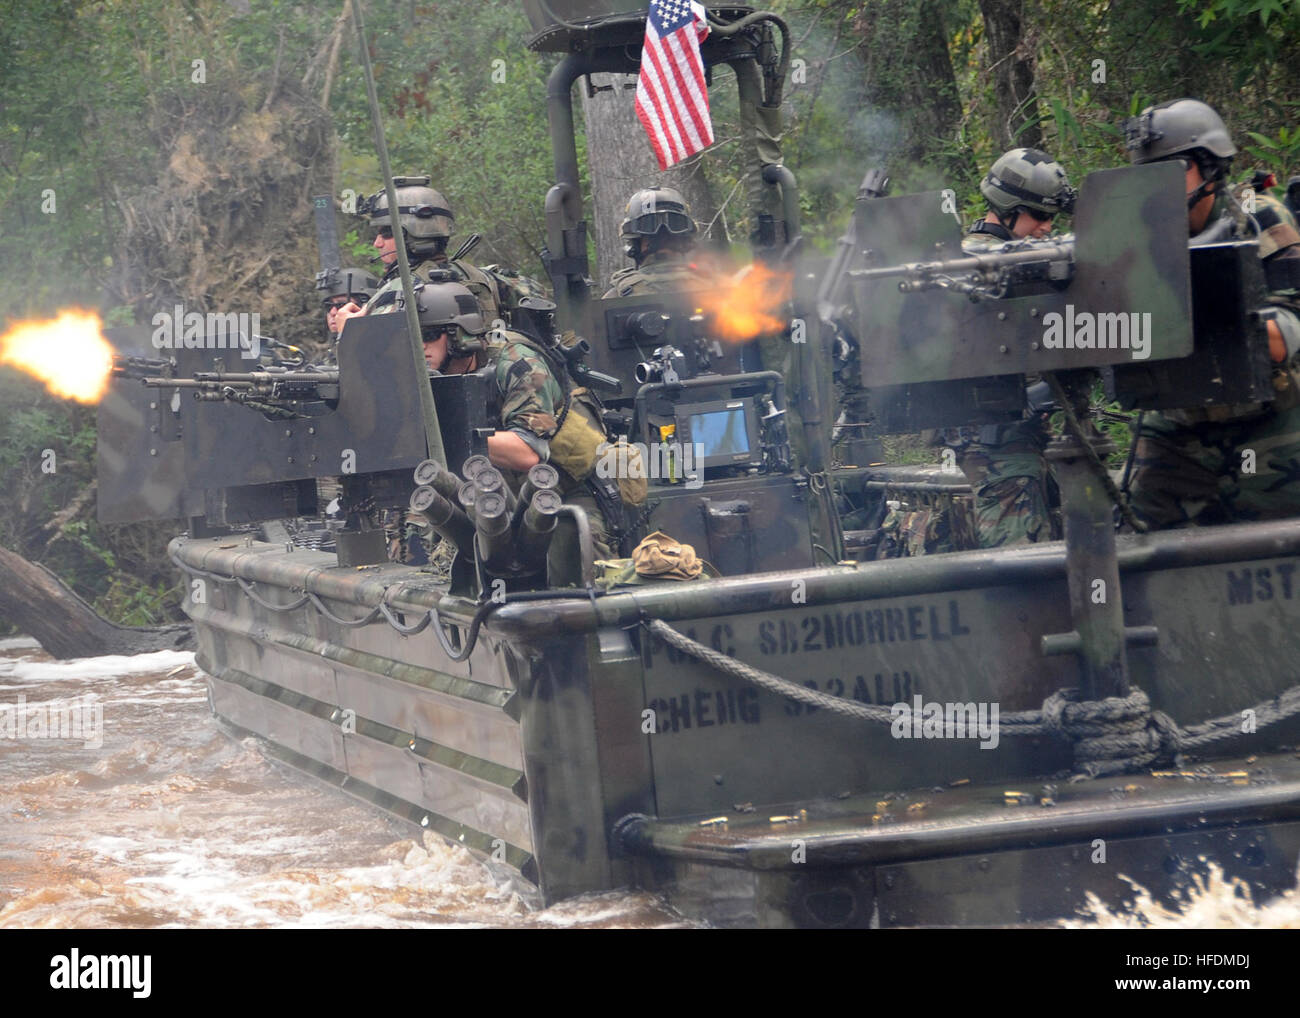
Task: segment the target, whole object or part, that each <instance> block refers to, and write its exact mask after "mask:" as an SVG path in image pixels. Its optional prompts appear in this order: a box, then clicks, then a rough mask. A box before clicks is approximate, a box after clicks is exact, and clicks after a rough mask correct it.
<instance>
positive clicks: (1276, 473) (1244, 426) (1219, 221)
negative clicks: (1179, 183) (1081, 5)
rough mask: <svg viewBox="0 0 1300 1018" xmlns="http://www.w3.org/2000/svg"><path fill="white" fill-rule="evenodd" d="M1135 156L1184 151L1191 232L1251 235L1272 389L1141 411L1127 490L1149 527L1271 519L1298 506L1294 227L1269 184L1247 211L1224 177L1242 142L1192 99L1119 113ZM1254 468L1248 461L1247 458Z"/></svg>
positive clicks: (1137, 159)
mask: <svg viewBox="0 0 1300 1018" xmlns="http://www.w3.org/2000/svg"><path fill="white" fill-rule="evenodd" d="M1124 134H1125V144H1126V146H1127V148H1128V149H1129V152H1130V157H1131V159H1132V161H1133V162H1134V163H1152V162H1162V161H1166V160H1176V161H1178V162H1180V163H1181V164H1182V166H1183V168H1184V170H1185V173H1186V189H1187V221H1188V230H1189V233H1190V235H1191V236H1193V237H1197V236H1214V237H1215V238H1216V239H1222V240H1232V239H1234V238H1239V237H1240V238H1248V237H1251V236H1254V237H1256V238H1257V239H1258V241H1259V256H1260V258H1262V259H1263V260H1264V274H1265V278H1266V280H1267V282H1268V286H1269V290H1270V291H1271V295H1270V298H1269V305H1270V306H1269V308H1267V309H1266V310H1265V312H1264V316H1265V318H1266V329H1267V333H1268V345H1269V355H1270V358H1271V360H1272V361H1273V364H1274V376H1273V386H1274V388H1275V389H1276V391H1277V398H1276V399H1274V400H1273V401H1272V402H1269V403H1249V404H1236V405H1232V406H1213V407H1198V408H1194V409H1189V410H1172V411H1165V412H1163V413H1148V414H1144V415H1143V418H1142V427H1141V429H1140V431H1139V433H1138V438H1137V449H1136V455H1135V471H1134V475H1133V484H1132V492H1131V496H1130V497H1131V501H1132V505H1133V510H1134V512H1135V513H1136V514H1137V516H1138V518H1139V519H1141V520H1142V521H1143V522H1144V523H1146V524H1147V525H1148V526H1150V527H1153V528H1165V527H1183V526H1198V525H1204V524H1207V523H1224V522H1230V521H1238V520H1256V519H1275V518H1278V517H1282V516H1290V515H1293V514H1295V513H1297V512H1300V394H1298V386H1300V370H1298V353H1300V230H1297V226H1296V221H1295V217H1294V216H1292V214H1291V212H1290V210H1288V209H1287V208H1286V207H1285V206H1284V205H1283V204H1282V203H1281V202H1279V201H1277V200H1276V199H1275V198H1273V197H1272V196H1270V195H1267V194H1259V195H1256V196H1255V199H1254V202H1255V207H1254V211H1253V213H1250V214H1247V212H1246V211H1245V210H1244V209H1243V208H1242V206H1241V203H1240V202H1239V201H1238V200H1237V198H1236V197H1235V196H1233V195H1232V194H1231V193H1230V191H1229V188H1228V172H1229V169H1230V167H1231V165H1232V157H1233V156H1235V155H1236V154H1237V148H1236V146H1235V145H1233V143H1232V138H1231V137H1230V136H1229V134H1228V129H1227V127H1226V126H1225V125H1224V123H1223V120H1222V119H1221V118H1220V117H1219V115H1218V114H1217V113H1216V112H1215V111H1214V110H1213V109H1212V108H1211V107H1209V106H1207V105H1206V104H1205V103H1203V102H1198V101H1196V100H1194V99H1177V100H1174V101H1172V102H1166V103H1161V104H1159V105H1158V106H1150V107H1148V108H1147V109H1145V110H1143V111H1142V112H1141V113H1140V114H1139V115H1138V116H1137V117H1134V118H1131V119H1130V120H1128V121H1126V122H1125V125H1124ZM1252 468H1253V469H1252Z"/></svg>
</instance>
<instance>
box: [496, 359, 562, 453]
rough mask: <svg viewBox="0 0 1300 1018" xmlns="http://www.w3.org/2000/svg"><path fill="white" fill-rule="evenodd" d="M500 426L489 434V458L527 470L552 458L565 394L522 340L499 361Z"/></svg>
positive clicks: (543, 363)
mask: <svg viewBox="0 0 1300 1018" xmlns="http://www.w3.org/2000/svg"><path fill="white" fill-rule="evenodd" d="M496 378H497V386H498V387H499V388H500V390H501V427H502V430H500V431H498V432H496V433H495V434H494V435H492V436H490V437H489V438H488V458H489V459H490V460H492V462H493V463H494V464H496V465H497V466H504V467H508V468H510V469H512V470H527V469H528V468H529V467H531V466H533V465H534V464H536V463H544V462H546V461H547V460H548V459H549V458H550V444H549V442H548V439H550V437H551V436H552V435H554V434H555V431H556V427H557V423H556V422H557V418H558V416H559V410H560V408H561V406H562V405H563V402H564V394H563V393H562V392H561V390H560V386H559V384H558V383H557V382H556V381H555V377H554V376H553V375H552V374H551V371H550V369H549V368H548V367H547V365H546V362H545V361H544V360H542V358H541V356H540V355H538V354H537V353H536V352H534V351H532V350H530V349H529V348H528V347H526V346H523V345H521V344H517V343H516V344H512V345H510V346H508V347H506V349H505V350H504V351H502V354H501V357H500V358H499V359H498V361H497V373H496Z"/></svg>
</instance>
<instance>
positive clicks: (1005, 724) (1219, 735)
mask: <svg viewBox="0 0 1300 1018" xmlns="http://www.w3.org/2000/svg"><path fill="white" fill-rule="evenodd" d="M642 624H643V625H644V626H645V627H646V629H648V630H649V631H650V632H651V633H653V634H654V635H655V636H657V637H659V638H660V639H661V640H663V641H664V642H665V643H666V644H668V645H669V646H671V647H675V648H676V649H677V650H680V651H682V652H683V653H686V654H689V655H690V656H691V657H693V658H695V659H696V660H698V661H701V662H703V663H704V664H707V665H709V666H710V667H712V668H714V669H716V670H717V671H719V672H722V673H724V674H726V675H731V676H734V677H736V678H738V679H743V680H744V681H746V682H751V683H753V684H754V685H756V686H759V687H761V688H763V689H766V690H768V691H769V692H773V693H777V694H779V695H780V696H787V697H789V698H790V699H792V700H798V701H800V702H801V703H805V704H809V705H811V706H814V707H822V708H825V709H826V710H829V711H833V712H834V713H836V714H841V715H843V716H844V717H851V718H857V719H858V720H860V721H871V722H875V723H877V724H886V725H888V724H893V723H894V721H895V720H896V719H897V715H896V714H895V713H894V711H893V710H891V709H890V708H888V707H880V706H875V705H872V704H864V703H858V702H857V701H856V700H846V699H844V698H843V697H839V696H832V695H831V694H829V693H819V692H818V691H817V690H815V689H809V688H807V687H806V686H801V685H799V684H798V683H797V682H791V681H790V680H789V679H783V678H781V677H780V676H777V675H772V674H771V673H770V672H765V671H762V670H761V669H758V668H755V667H753V666H752V665H747V664H745V663H743V662H741V661H737V660H736V659H735V658H732V657H728V656H727V655H726V654H723V653H721V652H720V651H717V650H714V649H713V648H712V647H706V646H705V645H704V644H702V643H699V642H697V641H695V640H692V639H691V638H690V637H689V636H686V635H684V634H682V633H679V632H678V631H677V630H675V629H673V627H672V626H670V625H668V623H666V622H664V621H662V620H661V619H651V618H648V617H647V618H643V620H642ZM1250 710H1252V711H1254V715H1255V717H1254V728H1255V730H1258V729H1260V728H1263V727H1265V726H1266V725H1271V724H1275V723H1277V722H1279V721H1283V720H1285V719H1286V718H1289V717H1292V716H1294V715H1296V714H1300V685H1297V686H1292V687H1291V688H1290V689H1287V690H1286V691H1285V692H1283V693H1280V694H1279V695H1278V696H1276V697H1274V698H1273V699H1272V700H1268V701H1265V702H1264V703H1260V704H1256V705H1255V706H1254V707H1252V708H1250ZM1244 714H1245V711H1244V710H1243V711H1236V712H1234V713H1231V714H1224V715H1222V716H1220V717H1216V718H1210V719H1209V720H1208V721H1203V722H1201V723H1200V724H1197V725H1190V726H1188V727H1186V728H1181V727H1179V725H1178V723H1177V722H1176V721H1174V719H1173V718H1171V717H1170V716H1169V715H1168V714H1166V713H1164V711H1158V710H1152V709H1151V701H1150V700H1149V699H1148V698H1147V695H1146V693H1144V692H1142V690H1140V689H1133V690H1132V691H1131V692H1130V693H1129V695H1128V696H1124V697H1107V698H1106V699H1104V700H1080V699H1079V691H1078V690H1077V689H1062V690H1058V691H1057V692H1055V693H1053V694H1052V695H1051V696H1049V697H1048V698H1047V699H1046V700H1044V701H1043V705H1042V707H1040V708H1039V709H1038V710H1028V711H1013V712H1011V713H1008V714H1000V715H999V716H998V727H999V732H1000V733H1001V734H1003V735H1038V736H1041V735H1053V736H1057V737H1059V738H1062V739H1065V740H1067V741H1069V742H1070V743H1071V744H1072V746H1073V749H1074V762H1075V770H1076V772H1078V773H1080V774H1082V775H1084V776H1087V777H1102V776H1105V775H1108V774H1122V773H1124V772H1125V771H1132V770H1140V769H1142V768H1144V767H1147V766H1149V765H1150V764H1152V763H1155V762H1157V761H1161V760H1172V759H1173V758H1174V757H1175V756H1177V755H1178V754H1180V753H1184V752H1187V751H1190V750H1199V749H1204V748H1205V747H1206V746H1209V745H1211V744H1213V743H1215V742H1219V741H1221V740H1224V739H1229V738H1232V737H1233V736H1236V735H1240V734H1241V731H1242V719H1243V716H1244Z"/></svg>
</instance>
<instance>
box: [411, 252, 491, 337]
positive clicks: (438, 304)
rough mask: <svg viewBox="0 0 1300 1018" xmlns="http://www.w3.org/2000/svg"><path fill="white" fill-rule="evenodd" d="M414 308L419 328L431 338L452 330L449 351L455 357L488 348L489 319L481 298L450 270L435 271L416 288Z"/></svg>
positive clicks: (424, 334)
mask: <svg viewBox="0 0 1300 1018" xmlns="http://www.w3.org/2000/svg"><path fill="white" fill-rule="evenodd" d="M415 308H416V313H417V314H418V316H419V319H420V332H421V334H422V335H423V336H425V337H426V338H429V339H436V338H437V337H438V336H439V335H440V334H441V333H443V332H447V333H449V334H450V339H449V340H448V346H447V351H448V353H450V354H451V356H452V357H468V356H470V355H471V354H475V353H479V352H481V351H482V350H484V349H486V345H485V343H484V341H483V339H482V336H483V334H484V333H485V332H487V323H486V322H484V321H483V314H482V312H481V311H480V310H479V304H478V300H477V299H476V298H475V297H474V294H472V293H471V292H470V290H469V288H468V287H466V286H463V285H462V284H460V283H458V282H456V281H455V275H454V273H451V272H442V271H434V272H431V273H430V274H429V282H427V283H421V284H420V285H418V286H416V288H415Z"/></svg>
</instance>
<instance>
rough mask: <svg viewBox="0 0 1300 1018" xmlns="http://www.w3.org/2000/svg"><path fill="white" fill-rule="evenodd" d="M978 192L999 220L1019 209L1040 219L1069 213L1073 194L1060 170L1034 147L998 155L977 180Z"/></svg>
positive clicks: (1062, 171) (1059, 166)
mask: <svg viewBox="0 0 1300 1018" xmlns="http://www.w3.org/2000/svg"><path fill="white" fill-rule="evenodd" d="M980 193H981V194H983V195H984V200H985V201H987V202H988V204H989V208H991V209H992V210H993V211H994V212H995V213H997V215H998V218H999V219H1001V218H1004V217H1006V216H1010V215H1013V214H1014V213H1015V212H1016V210H1017V209H1019V208H1027V209H1032V210H1033V211H1035V212H1041V213H1043V214H1044V216H1054V215H1056V214H1057V213H1058V212H1073V211H1074V199H1075V194H1076V192H1075V190H1074V188H1072V187H1071V186H1070V178H1069V177H1067V176H1066V174H1065V169H1064V167H1062V166H1061V164H1060V163H1058V162H1057V161H1056V160H1055V159H1053V158H1052V157H1051V156H1049V155H1048V154H1047V153H1046V152H1043V151H1041V150H1040V149H1036V148H1013V149H1012V150H1011V151H1010V152H1004V153H1003V154H1002V155H1000V156H998V158H997V160H996V161H995V162H994V163H993V165H992V166H991V167H989V172H988V173H986V174H985V175H984V179H983V180H981V181H980Z"/></svg>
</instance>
